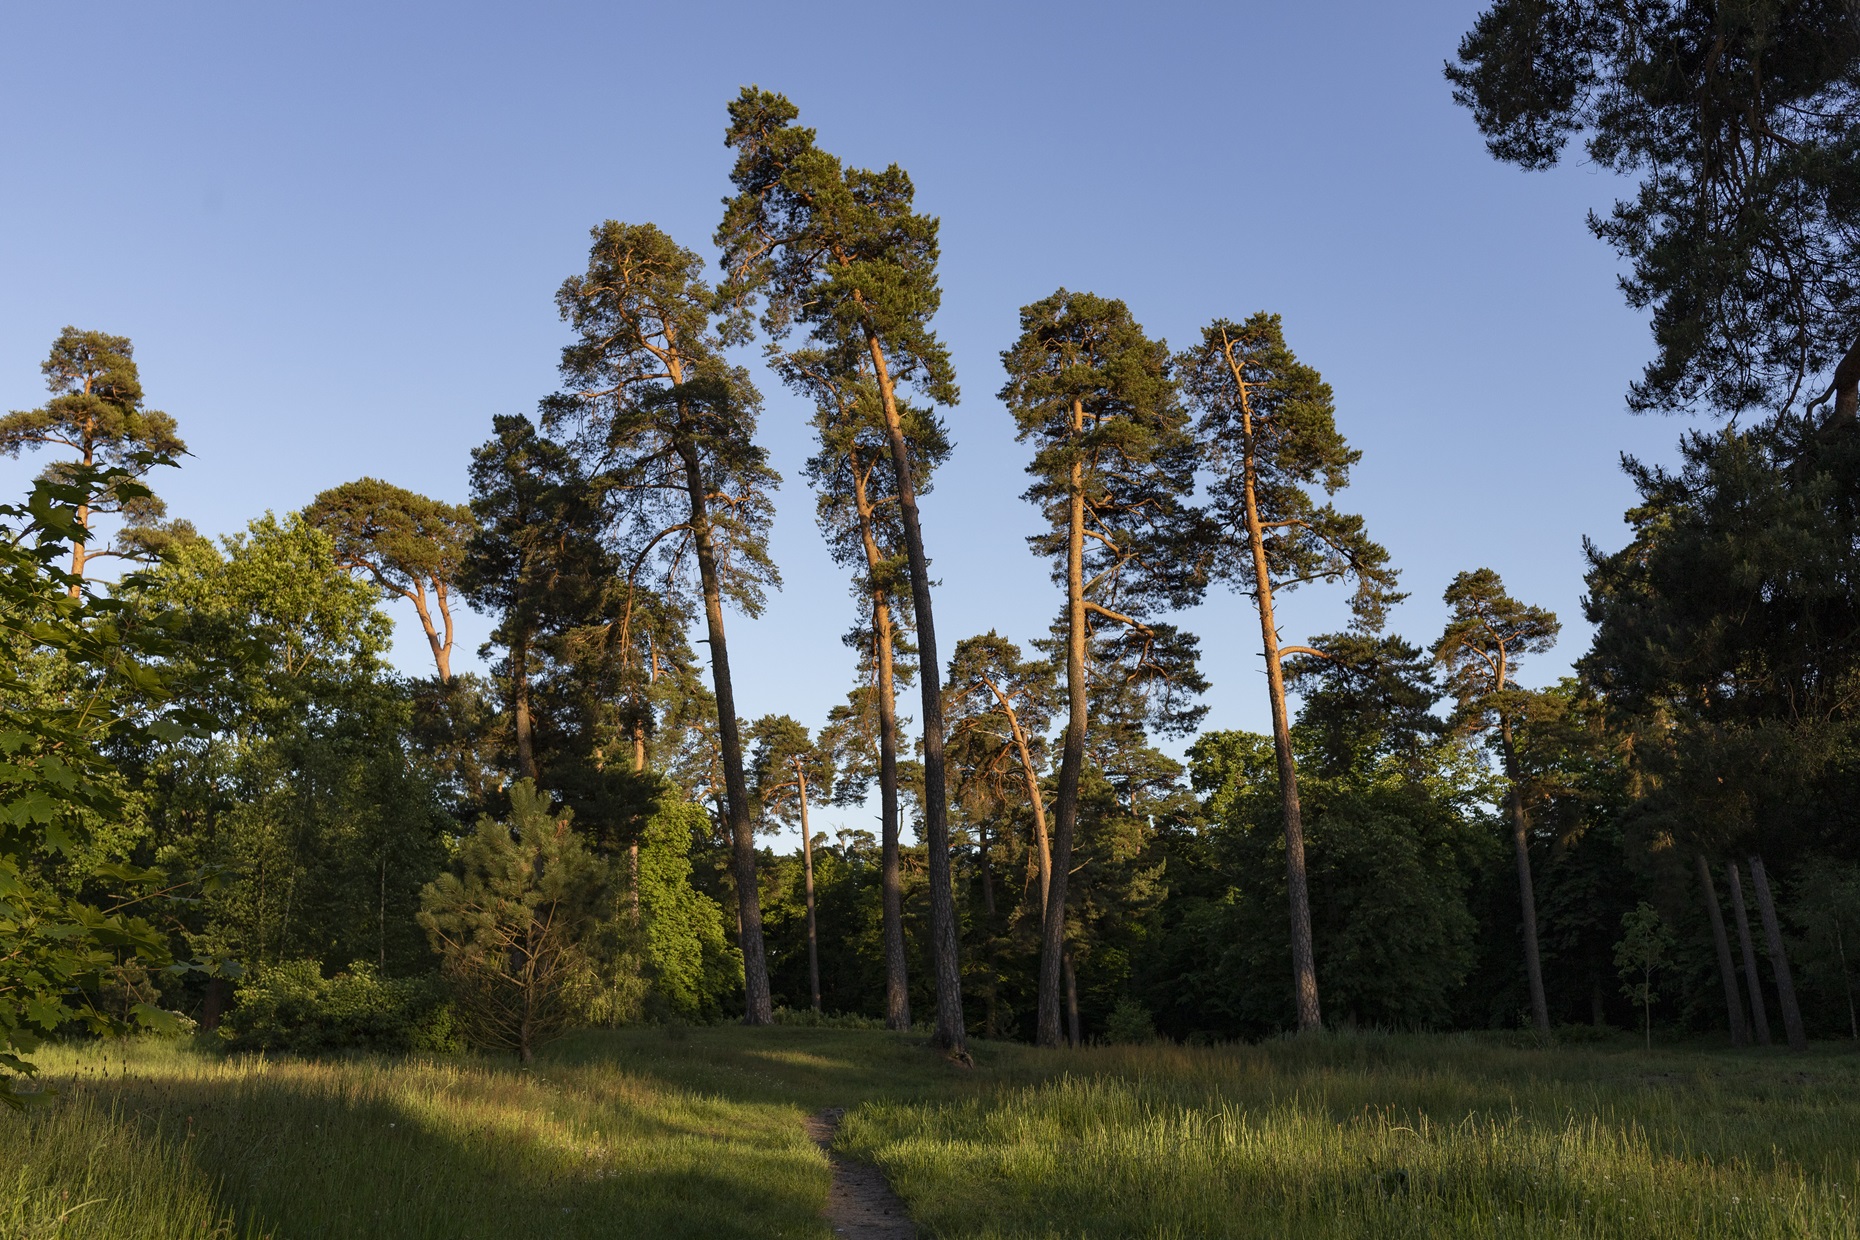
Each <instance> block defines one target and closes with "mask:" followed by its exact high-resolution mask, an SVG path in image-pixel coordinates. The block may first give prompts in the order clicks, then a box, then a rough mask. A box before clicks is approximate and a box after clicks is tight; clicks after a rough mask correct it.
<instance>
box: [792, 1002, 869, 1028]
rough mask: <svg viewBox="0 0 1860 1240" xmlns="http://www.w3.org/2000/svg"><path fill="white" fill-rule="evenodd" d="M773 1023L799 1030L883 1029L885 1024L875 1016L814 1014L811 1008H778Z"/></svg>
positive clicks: (854, 1013)
mask: <svg viewBox="0 0 1860 1240" xmlns="http://www.w3.org/2000/svg"><path fill="white" fill-rule="evenodd" d="M775 1023H776V1024H778V1025H792V1026H795V1027H796V1028H800V1029H883V1028H884V1027H885V1022H884V1020H883V1018H881V1017H877V1016H861V1015H859V1014H858V1013H857V1012H816V1011H814V1009H812V1008H789V1007H778V1008H776V1009H775Z"/></svg>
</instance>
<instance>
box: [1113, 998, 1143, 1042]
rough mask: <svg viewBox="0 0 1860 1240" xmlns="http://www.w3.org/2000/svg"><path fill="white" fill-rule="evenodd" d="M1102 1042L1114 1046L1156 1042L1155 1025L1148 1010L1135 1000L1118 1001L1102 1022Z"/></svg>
mask: <svg viewBox="0 0 1860 1240" xmlns="http://www.w3.org/2000/svg"><path fill="white" fill-rule="evenodd" d="M1104 1040H1105V1041H1107V1042H1110V1043H1112V1044H1114V1045H1141V1044H1142V1043H1145V1042H1154V1041H1155V1040H1156V1023H1155V1022H1154V1021H1152V1020H1151V1019H1150V1010H1149V1009H1148V1008H1146V1007H1144V1006H1143V1005H1142V1004H1141V1003H1138V1002H1137V1001H1136V1000H1135V999H1119V1000H1118V1001H1117V1006H1116V1007H1114V1008H1112V1009H1111V1015H1110V1016H1109V1017H1108V1018H1107V1019H1106V1020H1105V1022H1104Z"/></svg>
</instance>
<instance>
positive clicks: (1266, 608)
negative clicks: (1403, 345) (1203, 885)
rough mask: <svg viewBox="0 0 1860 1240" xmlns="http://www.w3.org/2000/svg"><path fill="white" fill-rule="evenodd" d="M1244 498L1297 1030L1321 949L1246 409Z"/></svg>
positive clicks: (1313, 987) (1307, 1010)
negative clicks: (1281, 827)
mask: <svg viewBox="0 0 1860 1240" xmlns="http://www.w3.org/2000/svg"><path fill="white" fill-rule="evenodd" d="M1245 474H1246V478H1245V498H1246V525H1247V541H1248V543H1249V544H1251V547H1252V551H1253V583H1254V586H1255V587H1256V593H1255V596H1254V597H1255V598H1256V599H1257V600H1258V603H1259V631H1260V639H1261V641H1262V643H1263V644H1264V646H1265V653H1266V692H1267V694H1268V695H1269V696H1270V698H1271V704H1272V749H1273V753H1274V755H1275V756H1276V757H1277V758H1278V765H1279V807H1280V811H1281V813H1282V814H1283V815H1284V819H1285V892H1286V898H1287V902H1288V903H1289V905H1290V913H1291V927H1292V994H1293V1001H1294V1003H1295V1004H1296V1007H1297V1011H1298V1031H1299V1032H1300V1033H1309V1032H1311V1031H1313V1030H1317V1029H1322V1028H1323V1027H1324V1020H1323V1015H1322V1013H1321V1012H1320V1010H1319V1008H1318V988H1317V955H1316V952H1315V951H1314V949H1313V947H1312V941H1311V893H1310V888H1309V886H1308V881H1307V879H1306V876H1305V823H1304V814H1303V811H1302V810H1301V808H1300V806H1299V804H1298V766H1297V763H1296V762H1295V761H1294V759H1293V757H1292V729H1291V724H1290V722H1289V721H1288V720H1287V718H1286V710H1285V672H1284V669H1283V668H1281V667H1280V666H1279V631H1278V624H1277V622H1276V621H1275V620H1274V619H1273V614H1272V575H1271V572H1270V570H1269V569H1268V567H1267V564H1266V536H1265V530H1264V528H1263V527H1262V526H1261V523H1260V516H1259V500H1258V498H1257V496H1256V494H1255V489H1254V485H1253V434H1252V416H1251V414H1250V413H1249V414H1248V415H1247V427H1246V463H1245Z"/></svg>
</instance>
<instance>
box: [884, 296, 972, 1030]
mask: <svg viewBox="0 0 1860 1240" xmlns="http://www.w3.org/2000/svg"><path fill="white" fill-rule="evenodd" d="M866 343H867V345H868V346H869V348H870V350H871V354H872V366H873V370H874V371H875V372H876V374H877V376H878V390H879V395H880V397H881V398H882V401H883V404H884V409H885V428H886V430H887V431H888V432H889V434H890V439H891V462H892V468H893V469H894V470H896V471H897V484H898V510H899V515H900V516H901V517H902V518H903V524H904V549H905V552H906V555H907V556H908V558H909V560H910V566H911V600H912V603H913V609H914V611H915V612H916V619H917V652H918V683H919V686H920V687H921V689H922V691H923V712H924V722H923V729H924V735H923V742H924V835H925V841H924V842H925V844H926V845H927V849H928V852H929V854H930V857H929V861H930V866H929V868H930V944H931V957H932V963H933V965H934V969H935V973H936V1032H935V1034H934V1035H933V1036H932V1038H931V1041H932V1043H933V1044H934V1045H936V1046H938V1047H940V1048H942V1049H944V1050H947V1051H949V1052H950V1053H951V1054H952V1055H953V1056H955V1057H957V1058H960V1059H963V1060H966V1059H967V1058H968V1032H967V1030H966V1028H965V1027H964V1025H965V1022H964V1018H963V1014H962V960H961V955H960V949H959V946H958V942H957V935H956V893H955V886H954V882H953V875H952V874H951V873H950V857H949V803H948V794H947V790H946V788H945V783H944V770H943V671H942V667H941V665H939V664H938V662H937V650H936V622H935V617H934V614H933V608H932V605H931V600H930V562H929V560H928V559H927V558H926V557H925V555H924V537H923V529H922V527H921V525H920V524H919V523H918V519H917V488H916V485H915V484H914V482H913V480H912V478H911V456H910V448H909V446H908V445H907V444H906V443H905V441H904V423H903V421H902V420H901V419H900V418H899V416H898V400H897V392H896V390H895V388H894V387H893V385H892V382H891V372H890V370H889V369H888V368H887V367H886V364H885V352H884V349H883V348H882V347H881V346H880V344H879V339H878V336H877V335H876V334H873V333H871V332H868V333H867V335H866Z"/></svg>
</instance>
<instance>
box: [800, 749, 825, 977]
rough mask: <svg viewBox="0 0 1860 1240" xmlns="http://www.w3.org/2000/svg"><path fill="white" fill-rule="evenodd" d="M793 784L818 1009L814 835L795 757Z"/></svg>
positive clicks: (803, 776)
mask: <svg viewBox="0 0 1860 1240" xmlns="http://www.w3.org/2000/svg"><path fill="white" fill-rule="evenodd" d="M794 776H795V786H796V787H797V788H799V789H800V796H801V873H802V874H803V876H804V881H805V884H806V887H807V986H808V993H809V994H811V995H812V996H813V1000H814V1011H816V1012H818V1011H819V1010H820V938H819V934H818V932H817V931H816V929H815V926H814V837H813V836H812V835H811V834H809V832H808V827H807V774H806V772H804V771H803V770H801V763H800V761H799V760H798V759H797V760H796V761H795V764H794Z"/></svg>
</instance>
